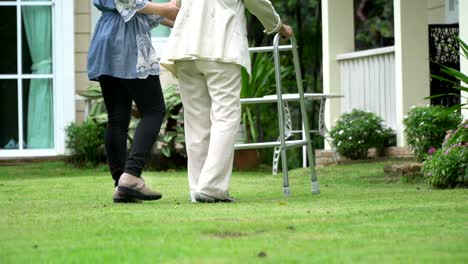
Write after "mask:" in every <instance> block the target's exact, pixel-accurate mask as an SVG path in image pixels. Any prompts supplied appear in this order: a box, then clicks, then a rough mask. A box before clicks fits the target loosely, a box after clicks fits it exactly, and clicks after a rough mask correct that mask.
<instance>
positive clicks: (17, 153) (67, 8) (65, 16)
mask: <svg viewBox="0 0 468 264" xmlns="http://www.w3.org/2000/svg"><path fill="white" fill-rule="evenodd" d="M3 6H13V7H16V19H17V25H18V26H17V33H16V36H17V61H18V63H17V64H18V66H17V67H18V70H17V73H16V74H0V79H2V80H5V79H10V80H17V83H18V85H17V91H18V142H19V145H20V147H19V149H0V158H17V157H47V156H57V155H63V154H65V153H66V148H65V137H66V135H65V127H66V126H67V125H69V124H70V123H72V122H74V120H75V102H74V93H75V76H74V16H73V8H74V7H73V1H63V0H51V1H34V2H28V1H22V0H17V1H4V2H3V1H2V2H0V7H3ZM23 6H51V8H52V13H51V14H52V58H53V67H52V69H53V70H52V73H51V74H41V75H39V74H23V65H22V45H23V43H22V38H21V34H22V32H21V30H22V27H21V24H22V13H21V7H23ZM33 78H46V79H51V80H52V87H53V88H52V89H53V117H54V121H53V124H54V147H53V148H51V149H25V148H24V147H23V146H22V145H23V140H24V136H23V132H24V131H23V100H22V97H23V96H22V92H23V80H24V79H33Z"/></svg>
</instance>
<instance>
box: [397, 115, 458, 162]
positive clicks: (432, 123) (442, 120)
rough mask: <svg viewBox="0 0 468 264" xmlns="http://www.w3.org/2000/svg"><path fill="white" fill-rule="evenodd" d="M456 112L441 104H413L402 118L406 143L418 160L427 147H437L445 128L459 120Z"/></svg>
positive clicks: (453, 125)
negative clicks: (447, 109)
mask: <svg viewBox="0 0 468 264" xmlns="http://www.w3.org/2000/svg"><path fill="white" fill-rule="evenodd" d="M461 121H462V120H461V116H460V115H459V114H458V113H456V112H449V111H446V109H445V108H443V107H442V106H419V107H415V106H413V107H412V108H411V109H410V111H409V112H408V115H407V116H406V117H405V119H404V120H403V124H404V125H405V134H406V139H407V142H408V145H409V146H410V147H411V149H412V150H413V153H414V155H415V156H416V158H417V159H418V160H419V161H423V160H424V159H425V157H426V155H427V153H428V151H429V149H431V148H434V149H438V148H440V147H441V145H442V142H443V141H444V137H445V133H446V132H447V130H450V129H454V128H456V127H457V125H458V124H460V122H461Z"/></svg>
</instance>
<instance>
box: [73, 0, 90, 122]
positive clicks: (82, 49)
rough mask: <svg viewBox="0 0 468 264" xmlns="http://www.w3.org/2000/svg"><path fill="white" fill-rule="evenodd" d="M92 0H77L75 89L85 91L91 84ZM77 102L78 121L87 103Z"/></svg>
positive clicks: (82, 115) (81, 119)
mask: <svg viewBox="0 0 468 264" xmlns="http://www.w3.org/2000/svg"><path fill="white" fill-rule="evenodd" d="M90 12H91V10H90V1H89V0H75V91H76V93H78V92H80V91H84V90H86V89H87V88H88V86H89V85H90V82H89V81H88V75H87V66H86V61H87V55H88V49H89V42H90V38H91V23H90V21H91V17H90ZM75 102H76V117H75V118H76V122H77V123H80V122H82V121H83V119H84V108H85V104H84V102H83V101H80V100H75Z"/></svg>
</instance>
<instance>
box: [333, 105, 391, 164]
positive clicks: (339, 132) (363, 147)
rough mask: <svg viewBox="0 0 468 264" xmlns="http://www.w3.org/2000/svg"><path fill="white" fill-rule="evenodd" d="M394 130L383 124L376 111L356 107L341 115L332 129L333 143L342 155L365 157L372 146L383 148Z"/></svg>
mask: <svg viewBox="0 0 468 264" xmlns="http://www.w3.org/2000/svg"><path fill="white" fill-rule="evenodd" d="M391 135H392V130H391V129H390V128H386V127H384V125H383V120H382V118H380V117H378V116H377V115H376V114H374V113H370V112H365V111H361V110H356V109H354V110H353V111H351V112H350V113H345V114H343V115H341V117H340V120H338V121H337V122H336V126H335V127H334V128H333V129H332V130H331V131H330V136H331V138H332V139H333V145H334V146H335V149H336V151H337V152H338V153H340V155H342V156H344V157H347V158H350V159H365V158H367V152H368V150H369V149H370V148H372V147H375V148H377V149H381V148H382V147H383V144H384V142H385V140H387V139H389V138H390V137H391Z"/></svg>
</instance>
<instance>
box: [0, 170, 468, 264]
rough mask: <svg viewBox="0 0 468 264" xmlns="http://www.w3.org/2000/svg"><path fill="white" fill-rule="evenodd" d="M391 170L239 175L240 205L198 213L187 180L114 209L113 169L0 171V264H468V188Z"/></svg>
mask: <svg viewBox="0 0 468 264" xmlns="http://www.w3.org/2000/svg"><path fill="white" fill-rule="evenodd" d="M382 168H383V163H366V164H353V165H340V166H330V167H325V168H321V169H319V170H318V176H319V180H320V184H321V189H322V194H320V195H311V194H310V193H309V189H310V187H309V186H310V184H309V177H308V176H307V171H304V170H295V171H292V172H291V176H290V178H291V179H290V181H291V191H292V196H291V197H287V198H286V197H283V196H282V188H281V176H272V175H270V174H269V173H268V172H250V173H234V176H233V179H232V185H231V195H232V196H234V197H235V198H236V200H237V202H236V203H234V204H191V203H189V202H188V194H187V182H186V176H185V172H164V173H156V172H150V173H147V174H146V181H147V182H148V183H149V185H151V186H154V187H157V189H158V190H161V191H162V192H163V195H164V197H163V199H162V200H160V201H155V202H145V203H141V204H113V203H112V199H111V196H112V192H113V187H112V181H111V179H110V177H109V176H108V175H107V171H106V168H104V167H100V168H98V169H81V170H79V169H74V168H71V167H69V166H65V165H63V164H62V163H59V162H56V163H42V164H34V165H28V166H21V167H20V166H17V167H5V166H3V167H0V263H24V262H46V263H121V262H122V263H124V262H126V263H239V262H242V263H312V262H317V263H322V262H340V263H341V262H350V263H351V262H353V263H355V262H359V263H361V262H367V263H375V262H377V261H378V262H398V263H401V262H403V263H407V262H419V263H426V262H436V263H440V262H446V263H457V262H458V263H462V262H464V263H467V262H468V190H467V189H455V190H443V191H442V190H431V189H428V188H427V187H426V186H425V185H424V184H423V183H421V184H408V183H391V184H390V183H386V181H385V177H384V175H383V173H382Z"/></svg>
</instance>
